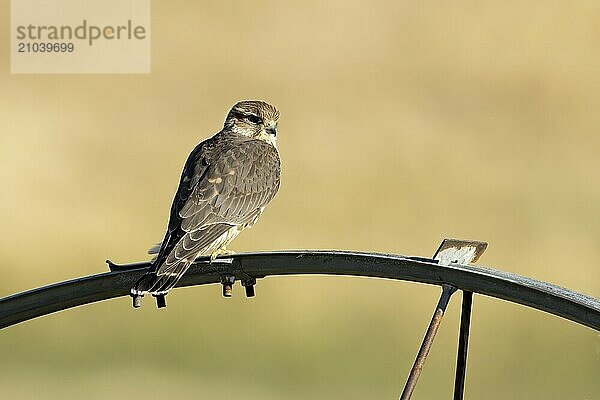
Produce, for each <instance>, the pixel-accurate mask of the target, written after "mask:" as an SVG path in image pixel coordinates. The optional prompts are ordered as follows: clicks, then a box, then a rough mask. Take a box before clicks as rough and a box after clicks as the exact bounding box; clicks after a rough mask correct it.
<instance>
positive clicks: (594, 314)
mask: <svg viewBox="0 0 600 400" xmlns="http://www.w3.org/2000/svg"><path fill="white" fill-rule="evenodd" d="M149 265H150V264H149V263H147V262H144V263H136V264H128V265H121V266H119V265H114V264H111V269H112V271H111V272H108V273H103V274H98V275H91V276H87V277H83V278H78V279H74V280H70V281H66V282H61V283H56V284H53V285H49V286H44V287H41V288H37V289H33V290H29V291H27V292H23V293H17V294H14V295H12V296H8V297H4V298H2V299H0V328H4V327H7V326H10V325H13V324H17V323H19V322H23V321H26V320H29V319H32V318H36V317H39V316H42V315H46V314H50V313H53V312H56V311H60V310H65V309H68V308H71V307H76V306H80V305H83V304H87V303H92V302H96V301H101V300H106V299H111V298H114V297H119V296H126V295H128V294H129V289H130V288H131V287H132V286H133V284H134V283H135V281H136V280H137V279H138V278H140V276H141V275H142V274H143V273H144V272H145V270H146V268H148V267H149ZM298 274H327V275H355V276H368V277H375V278H386V279H397V280H405V281H412V282H420V283H427V284H434V285H443V284H447V285H452V286H453V287H455V288H458V289H461V290H463V291H465V292H474V293H480V294H483V295H487V296H492V297H496V298H499V299H503V300H507V301H510V302H513V303H518V304H522V305H526V306H529V307H533V308H535V309H538V310H541V311H546V312H548V313H551V314H554V315H558V316H561V317H563V318H566V319H568V320H571V321H574V322H577V323H579V324H582V325H585V326H588V327H590V328H593V329H596V330H600V301H599V300H598V299H595V298H593V297H590V296H586V295H583V294H580V293H577V292H574V291H572V290H568V289H565V288H562V287H559V286H556V285H552V284H549V283H545V282H540V281H537V280H535V279H531V278H527V277H523V276H519V275H516V274H512V273H508V272H502V271H498V270H494V269H491V268H483V267H475V266H473V265H457V264H452V265H450V266H447V265H441V264H438V263H437V262H436V261H434V260H431V259H425V258H418V257H405V256H400V255H391V254H373V253H357V252H345V251H283V252H261V253H241V254H236V255H234V256H228V257H226V258H220V259H217V260H215V262H213V263H212V264H209V263H208V262H207V260H206V259H200V260H198V261H196V262H195V263H194V265H193V266H192V267H191V268H190V269H189V271H188V272H187V273H186V275H185V276H184V277H183V279H182V280H181V281H180V282H179V284H178V285H177V286H192V285H204V284H209V283H218V282H223V281H222V278H223V277H224V276H229V277H235V279H236V280H240V281H241V282H242V284H243V285H245V286H247V287H248V288H253V286H252V285H253V283H254V281H255V279H260V278H264V277H266V276H269V275H298Z"/></svg>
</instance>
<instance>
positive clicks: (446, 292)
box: [400, 284, 456, 400]
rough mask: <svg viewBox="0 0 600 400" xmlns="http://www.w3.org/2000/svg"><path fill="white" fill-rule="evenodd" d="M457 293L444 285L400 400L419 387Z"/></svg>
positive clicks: (406, 399)
mask: <svg viewBox="0 0 600 400" xmlns="http://www.w3.org/2000/svg"><path fill="white" fill-rule="evenodd" d="M455 291H456V288H455V287H454V286H451V285H446V284H444V285H442V294H441V296H440V300H439V301H438V304H437V306H436V308H435V311H434V313H433V317H432V318H431V322H430V323H429V327H428V328H427V332H426V333H425V337H424V338H423V343H421V348H420V349H419V353H418V354H417V358H416V359H415V363H414V364H413V366H412V369H411V370H410V374H409V375H408V379H407V380H406V385H404V390H402V394H401V395H400V400H408V399H410V397H411V396H412V393H413V391H414V390H415V386H416V385H417V380H418V379H419V376H420V375H421V371H422V370H423V365H424V364H425V359H426V358H427V355H428V354H429V350H430V349H431V345H432V344H433V340H434V339H435V334H436V333H437V331H438V328H439V327H440V324H441V323H442V317H443V316H444V312H446V307H447V306H448V301H450V297H451V296H452V294H453V293H454V292H455Z"/></svg>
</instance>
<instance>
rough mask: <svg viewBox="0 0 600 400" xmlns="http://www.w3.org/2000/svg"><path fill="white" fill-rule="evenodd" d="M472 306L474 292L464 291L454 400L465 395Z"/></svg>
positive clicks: (458, 399)
mask: <svg viewBox="0 0 600 400" xmlns="http://www.w3.org/2000/svg"><path fill="white" fill-rule="evenodd" d="M472 306H473V292H469V291H468V290H466V291H465V290H463V294H462V310H461V314H460V333H459V334H458V354H457V357H456V376H455V379H454V400H463V397H464V393H465V377H466V373H467V352H468V349H469V328H470V326H471V309H472Z"/></svg>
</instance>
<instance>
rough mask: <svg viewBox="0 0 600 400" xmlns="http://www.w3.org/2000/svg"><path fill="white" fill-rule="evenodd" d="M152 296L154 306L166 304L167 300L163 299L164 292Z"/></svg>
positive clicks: (161, 306)
mask: <svg viewBox="0 0 600 400" xmlns="http://www.w3.org/2000/svg"><path fill="white" fill-rule="evenodd" d="M154 297H156V307H157V308H164V307H166V306H167V300H166V299H165V295H164V294H159V295H156V296H154Z"/></svg>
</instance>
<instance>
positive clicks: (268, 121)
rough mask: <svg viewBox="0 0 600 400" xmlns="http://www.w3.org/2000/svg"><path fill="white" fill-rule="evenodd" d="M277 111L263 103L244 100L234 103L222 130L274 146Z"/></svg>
mask: <svg viewBox="0 0 600 400" xmlns="http://www.w3.org/2000/svg"><path fill="white" fill-rule="evenodd" d="M278 121H279V111H278V110H277V109H276V108H275V107H273V106H272V105H270V104H269V103H265V102H264V101H258V100H246V101H240V102H239V103H236V104H235V105H234V106H233V107H232V108H231V110H230V111H229V114H227V118H226V119H225V126H224V128H225V129H226V130H228V131H230V132H232V133H234V134H237V135H242V136H246V137H250V138H253V139H259V140H264V141H266V142H268V143H271V144H272V145H273V146H275V141H276V137H277V122H278Z"/></svg>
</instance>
